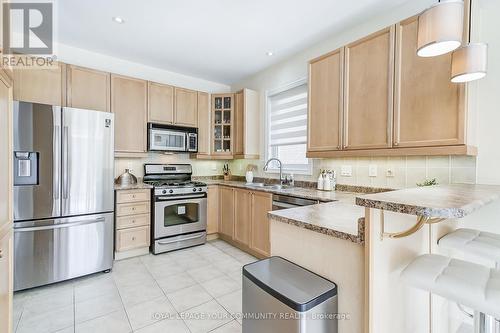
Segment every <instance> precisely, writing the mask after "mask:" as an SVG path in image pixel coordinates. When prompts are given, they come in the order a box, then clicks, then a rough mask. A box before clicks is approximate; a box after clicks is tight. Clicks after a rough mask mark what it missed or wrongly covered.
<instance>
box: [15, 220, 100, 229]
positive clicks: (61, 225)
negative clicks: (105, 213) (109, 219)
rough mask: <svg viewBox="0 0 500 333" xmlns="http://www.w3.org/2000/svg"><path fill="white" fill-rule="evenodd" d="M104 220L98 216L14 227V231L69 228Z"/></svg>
mask: <svg viewBox="0 0 500 333" xmlns="http://www.w3.org/2000/svg"><path fill="white" fill-rule="evenodd" d="M104 221H105V218H104V217H98V218H96V219H93V220H84V221H77V222H68V223H61V224H52V225H44V226H40V227H23V228H14V232H27V231H41V230H52V229H61V228H71V227H76V226H80V225H86V224H94V223H101V222H104Z"/></svg>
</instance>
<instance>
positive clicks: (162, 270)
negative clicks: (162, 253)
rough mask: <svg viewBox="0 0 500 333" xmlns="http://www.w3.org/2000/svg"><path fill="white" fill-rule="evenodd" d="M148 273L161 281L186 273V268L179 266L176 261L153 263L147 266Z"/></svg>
mask: <svg viewBox="0 0 500 333" xmlns="http://www.w3.org/2000/svg"><path fill="white" fill-rule="evenodd" d="M146 267H147V269H148V271H149V272H150V273H151V275H152V276H153V277H154V278H155V279H160V278H162V277H165V276H171V275H176V274H180V273H183V272H184V271H185V268H184V266H181V265H179V264H178V263H177V262H175V261H170V262H167V263H162V262H159V263H151V264H148V265H147V266H146Z"/></svg>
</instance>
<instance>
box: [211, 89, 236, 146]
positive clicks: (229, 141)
mask: <svg viewBox="0 0 500 333" xmlns="http://www.w3.org/2000/svg"><path fill="white" fill-rule="evenodd" d="M233 111H234V94H215V95H212V119H213V121H212V133H213V140H212V154H215V155H232V154H233V124H234V119H233V118H234V116H233V114H234V112H233Z"/></svg>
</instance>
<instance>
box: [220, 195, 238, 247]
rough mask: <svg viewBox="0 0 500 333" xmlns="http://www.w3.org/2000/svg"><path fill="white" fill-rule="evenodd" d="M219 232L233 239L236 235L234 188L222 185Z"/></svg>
mask: <svg viewBox="0 0 500 333" xmlns="http://www.w3.org/2000/svg"><path fill="white" fill-rule="evenodd" d="M219 193H220V200H219V202H220V221H219V233H220V234H222V235H224V236H226V237H229V238H230V239H233V236H234V189H233V188H230V187H220V188H219Z"/></svg>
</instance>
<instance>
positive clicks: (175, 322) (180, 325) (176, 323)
mask: <svg viewBox="0 0 500 333" xmlns="http://www.w3.org/2000/svg"><path fill="white" fill-rule="evenodd" d="M134 332H136V333H191V332H190V331H189V329H188V328H187V326H186V324H185V323H184V322H183V321H182V320H181V319H172V320H169V319H165V320H162V321H159V322H157V323H155V324H153V325H149V326H146V327H144V328H141V329H140V330H138V331H134Z"/></svg>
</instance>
